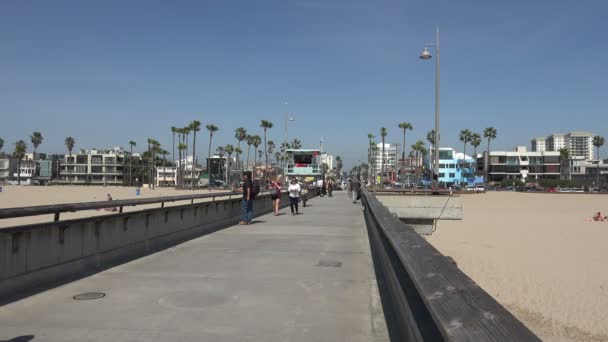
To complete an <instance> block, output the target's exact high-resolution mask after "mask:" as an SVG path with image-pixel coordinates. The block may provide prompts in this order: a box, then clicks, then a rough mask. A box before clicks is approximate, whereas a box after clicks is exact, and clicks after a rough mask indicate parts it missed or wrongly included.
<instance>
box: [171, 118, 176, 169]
mask: <svg viewBox="0 0 608 342" xmlns="http://www.w3.org/2000/svg"><path fill="white" fill-rule="evenodd" d="M171 133H173V153H171V158H172V159H173V162H175V133H177V127H175V126H171Z"/></svg>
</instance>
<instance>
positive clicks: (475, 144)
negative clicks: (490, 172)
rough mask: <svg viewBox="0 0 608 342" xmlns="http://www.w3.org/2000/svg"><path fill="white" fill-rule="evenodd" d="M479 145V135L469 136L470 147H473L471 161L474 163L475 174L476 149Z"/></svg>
mask: <svg viewBox="0 0 608 342" xmlns="http://www.w3.org/2000/svg"><path fill="white" fill-rule="evenodd" d="M480 144H481V135H479V133H473V134H471V146H473V159H474V161H475V172H477V147H478V146H479V145H480Z"/></svg>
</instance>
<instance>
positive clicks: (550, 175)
mask: <svg viewBox="0 0 608 342" xmlns="http://www.w3.org/2000/svg"><path fill="white" fill-rule="evenodd" d="M484 155H485V153H484ZM477 165H478V170H479V171H480V172H482V171H487V172H488V181H489V182H500V181H503V180H505V179H515V178H519V179H525V180H531V179H534V180H537V179H560V175H561V166H560V153H559V152H558V151H545V152H529V151H527V150H526V147H525V146H518V147H516V148H515V149H514V150H513V151H492V152H490V154H489V156H488V162H487V165H486V166H487V170H484V163H483V158H478V160H477Z"/></svg>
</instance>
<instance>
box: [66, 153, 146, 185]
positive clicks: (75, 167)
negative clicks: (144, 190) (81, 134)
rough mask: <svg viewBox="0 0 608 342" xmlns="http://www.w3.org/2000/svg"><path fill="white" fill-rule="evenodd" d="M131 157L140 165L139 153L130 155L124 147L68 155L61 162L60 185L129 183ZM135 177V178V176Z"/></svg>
mask: <svg viewBox="0 0 608 342" xmlns="http://www.w3.org/2000/svg"><path fill="white" fill-rule="evenodd" d="M129 157H132V158H133V160H134V163H139V162H140V160H141V158H140V155H139V153H133V156H131V155H130V152H129V151H125V150H124V149H123V148H122V147H114V148H113V149H111V150H98V149H92V150H89V151H85V150H80V152H79V153H76V154H72V155H71V156H70V155H66V156H65V157H64V159H63V161H62V162H61V166H60V175H59V179H58V180H57V181H58V182H59V183H70V184H104V185H105V184H107V185H122V184H126V183H128V170H129ZM133 177H134V176H133Z"/></svg>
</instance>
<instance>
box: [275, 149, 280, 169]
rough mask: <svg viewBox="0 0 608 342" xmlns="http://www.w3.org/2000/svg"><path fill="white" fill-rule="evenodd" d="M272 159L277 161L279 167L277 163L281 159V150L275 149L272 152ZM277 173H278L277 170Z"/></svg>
mask: <svg viewBox="0 0 608 342" xmlns="http://www.w3.org/2000/svg"><path fill="white" fill-rule="evenodd" d="M274 160H275V161H276V162H277V169H278V168H279V167H280V166H279V163H280V161H281V152H279V151H276V152H275V153H274ZM277 173H278V171H277Z"/></svg>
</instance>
